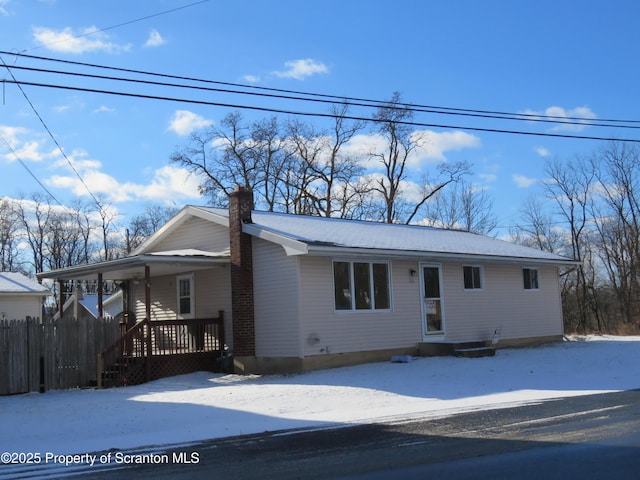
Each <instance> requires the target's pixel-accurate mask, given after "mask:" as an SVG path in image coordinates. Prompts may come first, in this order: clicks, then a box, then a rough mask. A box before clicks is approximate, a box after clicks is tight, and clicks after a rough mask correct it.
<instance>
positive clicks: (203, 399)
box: [0, 336, 640, 455]
mask: <svg viewBox="0 0 640 480" xmlns="http://www.w3.org/2000/svg"><path fill="white" fill-rule="evenodd" d="M638 359H640V337H596V336H589V337H572V338H571V341H565V342H562V343H558V344H551V345H547V346H542V347H537V348H528V349H505V350H498V352H497V353H496V356H495V357H489V358H478V359H464V358H454V357H432V358H414V359H413V361H411V362H410V363H391V362H383V363H375V364H369V365H361V366H355V367H346V368H337V369H331V370H325V371H317V372H311V373H305V374H299V375H268V376H239V375H223V374H212V373H204V372H201V373H195V374H191V375H183V376H179V377H173V378H167V379H162V380H159V381H155V382H151V383H148V384H145V385H140V386H134V387H125V388H117V389H106V390H71V391H57V392H47V393H45V394H38V393H31V394H26V395H17V396H8V397H0V425H2V434H1V435H0V451H2V452H4V451H9V452H52V453H56V454H64V455H66V454H74V453H80V454H82V453H86V452H95V451H103V450H107V449H117V450H121V451H122V450H125V451H126V450H128V449H129V450H130V449H132V448H135V447H141V446H151V445H165V444H188V443H189V442H195V441H198V440H204V439H211V438H220V437H226V436H234V435H241V434H249V433H259V432H264V431H272V430H280V429H289V428H317V427H323V426H328V425H351V424H362V423H370V422H376V421H381V420H390V419H395V418H397V419H404V418H411V417H416V416H444V415H451V414H455V413H459V412H462V411H469V410H477V409H487V408H500V407H504V406H510V405H514V404H522V403H528V402H535V401H538V400H542V399H549V398H557V397H565V396H574V395H585V394H592V393H599V392H610V391H619V390H629V389H634V388H639V387H640V361H638Z"/></svg>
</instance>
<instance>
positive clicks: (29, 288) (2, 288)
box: [0, 272, 52, 295]
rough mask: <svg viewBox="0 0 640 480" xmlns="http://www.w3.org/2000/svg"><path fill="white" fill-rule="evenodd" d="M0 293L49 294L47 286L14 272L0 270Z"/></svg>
mask: <svg viewBox="0 0 640 480" xmlns="http://www.w3.org/2000/svg"><path fill="white" fill-rule="evenodd" d="M0 294H20V295H24V294H29V295H51V294H52V293H51V292H50V291H49V289H48V288H46V287H44V286H42V285H40V284H39V283H38V282H37V281H35V280H32V279H30V278H28V277H25V276H24V275H22V274H21V273H16V272H0Z"/></svg>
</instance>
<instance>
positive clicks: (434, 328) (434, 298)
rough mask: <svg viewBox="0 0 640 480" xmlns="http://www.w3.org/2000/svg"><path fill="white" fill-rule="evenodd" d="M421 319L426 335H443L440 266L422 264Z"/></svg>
mask: <svg viewBox="0 0 640 480" xmlns="http://www.w3.org/2000/svg"><path fill="white" fill-rule="evenodd" d="M421 269H422V279H421V280H422V318H423V323H424V332H425V334H426V335H432V334H441V333H444V314H443V309H442V290H441V283H442V281H441V279H442V276H441V271H440V270H441V269H440V265H434V264H422V265H421Z"/></svg>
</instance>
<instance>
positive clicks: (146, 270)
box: [144, 265, 151, 321]
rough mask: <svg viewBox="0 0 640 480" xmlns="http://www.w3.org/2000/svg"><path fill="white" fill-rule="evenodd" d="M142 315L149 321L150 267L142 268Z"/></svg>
mask: <svg viewBox="0 0 640 480" xmlns="http://www.w3.org/2000/svg"><path fill="white" fill-rule="evenodd" d="M144 314H145V315H146V317H147V319H149V321H151V267H149V265H145V266H144Z"/></svg>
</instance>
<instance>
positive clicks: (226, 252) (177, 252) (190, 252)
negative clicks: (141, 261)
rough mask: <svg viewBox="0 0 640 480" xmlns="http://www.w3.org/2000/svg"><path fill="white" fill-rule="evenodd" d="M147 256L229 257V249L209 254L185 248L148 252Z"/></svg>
mask: <svg viewBox="0 0 640 480" xmlns="http://www.w3.org/2000/svg"><path fill="white" fill-rule="evenodd" d="M145 255H155V256H159V257H209V258H218V257H222V258H224V257H228V256H229V249H228V248H227V249H225V250H223V251H222V252H207V251H205V250H198V249H196V248H183V249H181V250H167V251H164V252H147V253H145Z"/></svg>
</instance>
